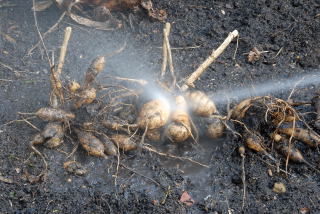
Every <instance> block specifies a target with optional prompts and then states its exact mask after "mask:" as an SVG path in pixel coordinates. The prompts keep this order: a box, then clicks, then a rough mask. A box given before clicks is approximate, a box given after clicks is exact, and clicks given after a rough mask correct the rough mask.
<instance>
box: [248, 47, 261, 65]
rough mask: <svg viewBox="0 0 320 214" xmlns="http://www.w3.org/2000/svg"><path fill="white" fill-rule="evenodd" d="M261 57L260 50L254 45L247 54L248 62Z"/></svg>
mask: <svg viewBox="0 0 320 214" xmlns="http://www.w3.org/2000/svg"><path fill="white" fill-rule="evenodd" d="M260 57H261V52H260V51H259V50H258V49H257V48H256V47H254V48H253V49H252V50H251V51H250V52H249V54H248V62H251V63H252V62H256V61H258V60H259V59H260Z"/></svg>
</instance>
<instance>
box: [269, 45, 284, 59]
mask: <svg viewBox="0 0 320 214" xmlns="http://www.w3.org/2000/svg"><path fill="white" fill-rule="evenodd" d="M282 50H283V47H281V48H280V49H279V51H278V52H277V54H276V55H275V56H274V57H272V58H271V59H274V58H276V57H277V56H279V54H280V53H281V51H282Z"/></svg>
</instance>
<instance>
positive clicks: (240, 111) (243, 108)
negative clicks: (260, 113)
mask: <svg viewBox="0 0 320 214" xmlns="http://www.w3.org/2000/svg"><path fill="white" fill-rule="evenodd" d="M252 101H253V99H252V98H249V99H246V100H243V101H241V102H240V103H239V104H238V105H236V106H235V107H234V108H233V109H232V111H231V118H232V119H235V120H241V119H243V118H244V117H245V115H246V112H247V110H248V109H249V108H250V107H251V103H252Z"/></svg>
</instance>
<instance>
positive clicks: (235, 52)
mask: <svg viewBox="0 0 320 214" xmlns="http://www.w3.org/2000/svg"><path fill="white" fill-rule="evenodd" d="M238 47H239V35H238V36H237V45H236V49H235V51H234V54H233V57H232V59H233V60H234V61H236V55H237V52H238Z"/></svg>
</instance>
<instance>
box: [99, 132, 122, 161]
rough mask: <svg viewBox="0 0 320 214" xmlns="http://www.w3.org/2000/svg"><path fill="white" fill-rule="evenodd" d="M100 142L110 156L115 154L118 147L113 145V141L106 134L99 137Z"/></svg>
mask: <svg viewBox="0 0 320 214" xmlns="http://www.w3.org/2000/svg"><path fill="white" fill-rule="evenodd" d="M101 142H102V143H103V145H104V152H105V153H106V154H107V155H110V156H117V154H118V148H117V147H116V146H115V145H114V143H113V142H112V141H111V140H110V139H109V138H108V137H106V136H104V135H103V136H102V137H101Z"/></svg>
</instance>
